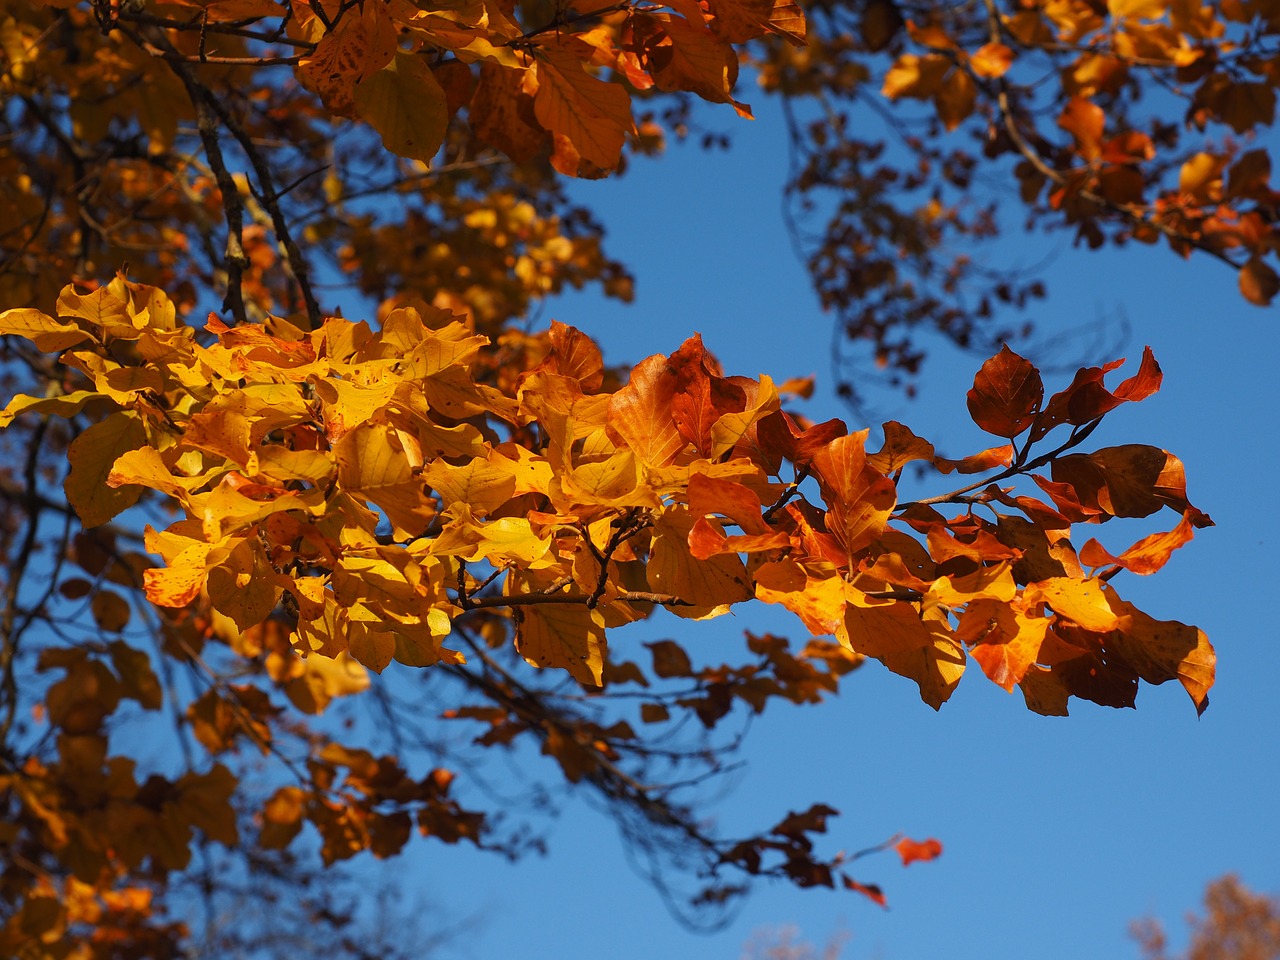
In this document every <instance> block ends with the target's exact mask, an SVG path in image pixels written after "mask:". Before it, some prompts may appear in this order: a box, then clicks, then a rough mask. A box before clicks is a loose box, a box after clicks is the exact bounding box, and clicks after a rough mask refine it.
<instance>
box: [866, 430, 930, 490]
mask: <svg viewBox="0 0 1280 960" xmlns="http://www.w3.org/2000/svg"><path fill="white" fill-rule="evenodd" d="M883 429H884V444H883V445H882V446H881V447H880V450H879V451H878V452H876V453H872V454H868V455H867V463H869V464H870V465H871V466H872V467H873V468H875V469H876V470H878V471H879V472H880V473H883V474H884V475H885V476H886V477H887V476H889V475H890V474H892V473H894V472H896V471H897V470H899V469H901V468H902V466H903V465H904V464H908V463H911V462H912V461H913V460H930V461H931V460H933V456H934V454H933V444H932V443H930V442H929V441H928V440H922V439H921V438H920V437H917V436H916V435H915V434H914V433H912V432H911V429H910V428H909V427H904V426H903V425H902V424H900V423H898V422H897V421H896V420H890V421H888V422H887V423H885V425H884V427H883Z"/></svg>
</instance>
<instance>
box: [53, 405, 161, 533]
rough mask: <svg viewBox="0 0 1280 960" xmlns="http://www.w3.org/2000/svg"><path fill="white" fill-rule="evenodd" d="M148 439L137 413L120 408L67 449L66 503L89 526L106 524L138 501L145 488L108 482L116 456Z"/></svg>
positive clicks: (64, 485)
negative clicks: (112, 484) (113, 484)
mask: <svg viewBox="0 0 1280 960" xmlns="http://www.w3.org/2000/svg"><path fill="white" fill-rule="evenodd" d="M146 442H147V432H146V430H145V429H144V427H143V426H142V421H141V420H140V419H139V418H138V416H137V415H136V414H134V413H132V412H130V411H120V412H118V413H113V414H111V415H110V416H108V417H106V418H104V419H102V420H99V421H98V422H97V423H95V424H92V425H90V426H89V427H88V428H87V429H86V430H85V431H84V432H83V433H81V434H80V436H78V437H76V438H75V440H73V441H72V442H71V446H70V447H69V448H68V449H67V462H68V463H69V464H70V465H71V469H70V470H69V471H68V472H67V477H66V480H64V481H63V485H62V488H63V490H64V491H65V493H66V495H67V502H68V503H69V504H71V507H72V509H74V510H75V512H76V516H78V517H79V518H80V522H81V523H83V524H84V525H85V526H86V527H96V526H98V524H101V523H106V522H107V521H108V520H110V519H111V518H112V517H114V516H116V514H118V513H120V512H121V511H122V510H126V509H128V508H129V507H131V506H133V505H134V504H135V503H137V502H138V498H139V497H140V496H141V495H142V490H143V488H142V487H140V486H134V485H126V486H119V487H113V486H109V485H108V484H107V477H108V476H109V475H110V473H111V471H112V467H113V465H114V463H115V461H116V458H117V457H118V456H119V455H120V454H122V453H124V452H125V451H127V450H136V449H138V448H139V447H142V446H143V445H145V444H146Z"/></svg>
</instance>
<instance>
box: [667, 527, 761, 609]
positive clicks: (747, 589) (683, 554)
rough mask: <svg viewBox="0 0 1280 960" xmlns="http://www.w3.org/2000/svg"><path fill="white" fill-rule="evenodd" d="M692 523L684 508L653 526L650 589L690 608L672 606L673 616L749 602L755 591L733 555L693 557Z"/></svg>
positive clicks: (743, 569)
mask: <svg viewBox="0 0 1280 960" xmlns="http://www.w3.org/2000/svg"><path fill="white" fill-rule="evenodd" d="M694 520H695V518H694V517H692V516H691V515H690V514H689V511H688V509H687V508H686V507H683V506H675V507H671V508H669V509H667V510H666V511H664V512H663V514H662V516H660V517H659V518H658V519H657V520H656V521H655V523H654V525H653V546H652V548H651V552H650V555H649V566H648V571H647V572H648V579H649V586H650V588H651V589H652V590H654V591H655V592H657V593H665V594H671V595H673V596H675V597H679V598H680V599H681V600H684V601H687V602H688V603H690V604H691V605H692V606H691V607H673V608H671V612H672V613H674V614H676V615H677V616H682V617H690V618H695V619H697V618H702V617H710V616H718V615H719V614H722V613H725V612H727V611H728V609H729V606H730V605H731V604H734V603H739V602H741V601H743V600H749V599H750V598H751V597H752V596H753V595H754V590H753V588H752V584H751V580H750V578H749V577H748V576H747V570H746V567H745V566H744V565H743V563H742V560H741V558H739V557H738V556H737V555H736V554H720V555H718V556H714V557H709V558H708V559H706V560H699V559H697V558H696V557H694V556H693V554H692V552H691V551H690V549H689V533H690V532H691V531H692V529H693V524H694Z"/></svg>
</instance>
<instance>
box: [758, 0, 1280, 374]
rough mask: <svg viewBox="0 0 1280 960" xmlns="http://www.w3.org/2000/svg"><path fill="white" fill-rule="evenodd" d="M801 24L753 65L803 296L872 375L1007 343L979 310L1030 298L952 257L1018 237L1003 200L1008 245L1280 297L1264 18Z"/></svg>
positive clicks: (844, 19)
mask: <svg viewBox="0 0 1280 960" xmlns="http://www.w3.org/2000/svg"><path fill="white" fill-rule="evenodd" d="M807 12H808V14H809V26H810V30H809V41H810V42H809V44H808V46H807V47H805V48H804V49H798V50H797V49H791V48H788V47H785V46H783V45H781V44H776V43H774V44H770V45H757V46H756V47H753V48H752V49H753V59H754V62H755V63H756V65H757V66H758V68H759V69H760V72H761V82H762V84H763V85H764V86H765V87H766V89H770V90H776V91H778V92H779V93H781V94H782V95H783V96H785V97H786V98H787V99H788V101H789V110H788V113H789V117H790V122H791V139H792V144H793V150H794V154H795V164H794V171H793V174H792V177H791V180H790V183H789V186H788V190H789V195H790V197H791V198H792V201H793V203H792V210H793V216H794V217H795V231H796V234H797V240H798V241H799V243H800V245H801V247H802V248H803V249H804V250H805V252H806V256H807V257H808V260H809V266H810V269H811V272H812V274H813V278H814V282H815V285H816V287H817V289H818V292H819V294H820V296H821V298H822V301H823V303H824V305H825V306H827V307H828V308H829V309H832V310H834V311H835V312H836V313H837V315H838V317H839V321H840V324H841V326H842V328H843V333H844V335H845V337H846V338H847V340H849V341H851V342H853V343H862V344H865V345H869V346H870V348H871V350H872V351H873V353H874V356H875V358H876V359H877V360H878V361H879V362H880V364H881V365H882V366H884V365H887V366H888V367H889V368H890V370H891V371H892V372H894V373H898V374H900V373H902V372H904V371H905V372H907V373H910V372H913V371H915V370H917V369H918V367H919V363H920V361H921V359H922V357H923V349H922V342H921V338H920V337H919V336H918V331H919V329H920V328H925V329H926V330H928V331H935V332H936V331H941V332H942V333H944V334H945V335H946V336H948V337H950V338H951V339H952V340H954V341H955V342H956V343H958V344H960V345H961V346H971V347H974V348H977V349H982V348H984V347H985V345H986V344H988V343H991V342H993V341H994V342H995V343H997V344H998V343H999V341H1000V340H1001V339H1006V338H1007V337H1009V336H1010V335H1011V334H1012V333H1014V332H1016V327H1013V326H1011V325H1010V324H1009V321H1008V320H1007V319H1001V311H1000V310H999V309H998V308H1000V307H1001V306H1005V307H1006V308H1007V306H1009V305H1013V306H1026V305H1027V304H1028V303H1030V302H1031V301H1033V300H1034V299H1035V298H1037V297H1039V296H1041V295H1043V293H1044V288H1043V285H1042V284H1041V282H1040V281H1039V280H1037V279H1035V278H1034V277H1031V278H1030V279H1029V278H1028V276H1027V274H1026V273H1025V271H1026V269H1027V268H1028V267H1029V266H1030V264H1020V265H1017V269H1010V266H1011V265H1010V264H1009V263H1008V262H1007V257H1006V258H1003V260H1002V261H996V262H988V263H984V262H983V261H982V259H981V258H980V257H979V256H976V255H975V253H974V246H975V244H974V241H982V240H991V239H993V238H995V237H998V236H1000V235H1001V234H1002V233H1003V232H1005V231H1006V230H1008V229H1009V227H1010V225H1011V224H1012V223H1014V222H1016V219H1021V218H1015V216H1013V215H1012V214H1013V212H1014V211H1010V210H1008V209H1007V204H1006V201H1007V200H1008V199H1009V197H1008V196H1007V194H1010V193H1013V191H1010V190H1009V189H1008V188H1009V185H1010V184H1011V183H1012V184H1015V185H1016V194H1017V196H1018V198H1019V199H1020V201H1021V205H1022V206H1023V207H1024V208H1025V211H1026V213H1027V217H1026V221H1027V226H1028V227H1032V226H1035V225H1039V226H1041V227H1044V228H1050V229H1052V228H1057V229H1062V228H1065V229H1068V230H1070V231H1072V232H1073V233H1074V235H1075V238H1076V242H1077V243H1083V244H1085V245H1087V246H1088V247H1090V248H1098V247H1101V246H1103V245H1104V244H1112V245H1116V246H1119V245H1123V244H1125V243H1128V242H1137V243H1143V244H1154V243H1157V242H1160V241H1165V242H1167V244H1168V246H1169V247H1170V249H1171V250H1172V251H1173V252H1174V253H1175V254H1176V255H1178V256H1182V257H1186V256H1190V255H1191V254H1192V252H1193V251H1199V252H1200V253H1201V254H1205V255H1208V256H1211V257H1214V258H1217V259H1218V260H1220V261H1222V262H1223V263H1224V264H1226V265H1228V266H1230V267H1231V268H1232V269H1234V270H1235V271H1236V273H1237V275H1238V278H1239V289H1240V293H1241V294H1242V295H1243V296H1244V298H1245V299H1246V300H1248V301H1249V302H1252V303H1255V304H1259V305H1264V304H1268V303H1270V302H1271V300H1272V299H1273V298H1274V297H1275V295H1276V294H1277V292H1280V279H1278V278H1277V274H1276V258H1277V253H1280V226H1278V225H1277V224H1278V221H1280V206H1278V204H1280V192H1277V190H1276V189H1275V185H1274V180H1273V177H1272V160H1271V155H1270V152H1269V150H1268V149H1267V148H1266V145H1265V137H1266V135H1267V133H1268V132H1269V131H1270V130H1271V129H1272V128H1273V125H1274V122H1275V108H1276V88H1277V86H1280V11H1278V10H1277V8H1276V6H1275V4H1274V3H1270V2H1265V0H1245V2H1234V0H1233V2H1227V3H1214V4H1201V3H1199V2H1196V0H1189V2H1182V0H1172V2H1171V0H1108V2H1102V0H1061V2H1059V0H1021V2H1017V3H1002V2H998V0H982V2H974V3H963V4H936V3H927V2H915V0H817V2H815V3H813V4H811V5H809V6H808V7H807ZM806 105H810V106H809V108H808V109H806V108H805V106H806ZM993 183H994V184H995V185H994V186H992V184H993ZM812 221H817V222H816V223H815V224H813V225H810V224H811V222H812ZM948 250H951V251H952V253H951V255H947V251H948ZM988 259H989V260H993V261H994V260H995V258H994V257H989V258H988ZM1019 270H1021V271H1023V272H1022V273H1019ZM857 356H858V354H857V353H856V352H854V353H851V354H850V357H851V358H856V357H857ZM857 369H859V370H865V363H863V364H862V365H861V366H860V367H858V368H857ZM845 376H846V378H847V379H846V381H845V389H846V391H852V390H853V389H854V388H853V384H852V382H851V381H852V379H853V378H851V377H849V374H848V371H846V373H845ZM864 380H865V378H864ZM850 395H851V396H852V393H850Z"/></svg>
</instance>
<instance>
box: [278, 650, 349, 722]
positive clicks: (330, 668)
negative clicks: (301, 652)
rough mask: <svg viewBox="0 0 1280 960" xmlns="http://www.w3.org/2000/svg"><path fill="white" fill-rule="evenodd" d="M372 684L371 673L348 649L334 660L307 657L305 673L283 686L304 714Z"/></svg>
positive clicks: (325, 706) (322, 707) (314, 711)
mask: <svg viewBox="0 0 1280 960" xmlns="http://www.w3.org/2000/svg"><path fill="white" fill-rule="evenodd" d="M368 687H369V673H368V671H366V670H365V668H364V667H363V666H361V665H360V664H359V663H357V662H356V661H355V660H353V659H352V658H351V657H350V656H348V655H347V653H346V652H343V653H340V654H338V656H336V657H334V658H333V659H329V658H328V657H325V656H312V657H307V658H306V659H305V660H304V661H303V671H302V675H301V676H298V677H295V678H293V679H292V680H290V681H289V682H288V683H286V684H285V685H284V693H285V696H287V697H288V698H289V700H290V702H291V703H293V705H294V706H295V707H297V708H298V709H299V710H301V711H302V712H303V713H309V714H312V715H317V714H321V713H323V712H324V711H325V709H326V708H327V707H328V706H329V704H330V703H332V702H333V701H334V700H335V699H337V698H338V697H349V696H351V695H353V694H357V693H361V692H363V691H364V690H367V689H368Z"/></svg>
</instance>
